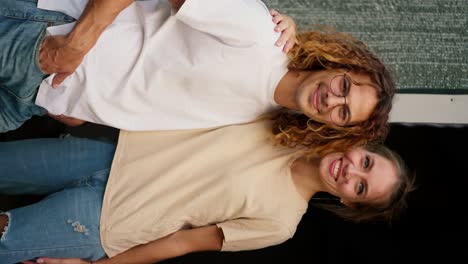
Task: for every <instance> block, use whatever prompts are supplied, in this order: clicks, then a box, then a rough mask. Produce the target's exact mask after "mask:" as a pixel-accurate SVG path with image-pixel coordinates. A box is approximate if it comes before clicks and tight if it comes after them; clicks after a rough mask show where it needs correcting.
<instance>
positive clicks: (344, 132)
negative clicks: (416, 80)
mask: <svg viewBox="0 0 468 264" xmlns="http://www.w3.org/2000/svg"><path fill="white" fill-rule="evenodd" d="M288 55H289V57H290V63H289V65H288V68H289V70H297V71H304V70H307V71H318V70H332V71H343V69H345V70H352V71H354V72H357V73H363V74H366V75H368V76H369V77H370V79H371V82H372V83H373V85H371V86H372V87H374V88H375V89H376V92H377V100H378V102H377V105H376V107H375V109H374V111H373V112H372V113H371V115H370V117H369V119H368V120H366V121H363V122H360V123H356V124H352V125H348V126H345V127H339V126H336V125H333V124H323V123H319V122H316V121H314V120H312V119H310V118H308V117H307V116H306V115H304V114H302V113H298V112H295V111H290V110H287V109H285V108H283V109H280V110H278V111H276V112H273V113H270V114H269V118H271V119H272V120H273V121H274V122H273V134H274V141H275V142H276V143H278V144H280V145H283V146H287V147H297V146H303V147H306V149H307V152H308V155H314V156H315V155H325V154H327V153H331V152H336V151H345V150H346V149H348V148H349V147H351V146H355V145H364V144H368V143H369V142H374V143H378V142H382V141H383V140H384V139H385V137H386V136H387V133H388V124H387V123H388V117H389V113H390V110H391V108H392V100H393V96H394V94H395V83H394V81H393V78H392V76H391V74H390V72H389V70H388V69H387V67H386V66H385V65H384V64H383V62H382V61H381V60H380V59H379V58H377V56H376V55H375V54H373V53H372V52H371V51H370V50H369V48H368V47H367V45H366V44H364V43H363V42H362V41H360V40H357V39H355V38H353V37H352V36H350V35H348V34H344V33H340V32H337V31H335V30H333V29H331V28H324V27H321V29H320V30H316V31H310V32H306V33H301V34H298V37H297V43H296V45H295V46H294V47H293V48H292V49H291V51H290V52H289V53H288Z"/></svg>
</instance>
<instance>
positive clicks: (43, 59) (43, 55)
mask: <svg viewBox="0 0 468 264" xmlns="http://www.w3.org/2000/svg"><path fill="white" fill-rule="evenodd" d="M49 41H50V39H49V37H46V38H45V39H44V41H43V42H42V44H41V47H40V48H39V68H40V70H41V71H42V72H43V73H46V74H51V73H53V70H52V69H51V68H50V65H49V64H48V63H47V61H48V60H49V57H50V54H49V52H48V49H47V47H48V45H49Z"/></svg>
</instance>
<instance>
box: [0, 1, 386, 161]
mask: <svg viewBox="0 0 468 264" xmlns="http://www.w3.org/2000/svg"><path fill="white" fill-rule="evenodd" d="M2 5H4V6H5V7H6V8H2V9H0V32H1V34H2V41H1V42H0V46H2V47H3V49H2V53H1V54H0V58H1V60H0V62H1V65H0V69H1V70H0V84H1V89H0V102H1V103H2V104H3V105H4V107H2V109H1V110H0V131H8V130H12V129H15V128H17V127H18V126H20V125H21V124H22V123H24V122H25V121H26V120H28V119H29V118H30V117H31V116H33V115H44V114H49V115H50V116H52V117H53V118H55V119H58V120H60V121H62V122H64V123H66V124H69V125H79V124H82V123H83V122H86V121H89V122H93V123H97V124H103V125H107V126H111V127H115V128H119V129H125V130H131V131H148V130H173V129H196V128H208V127H218V126H223V125H229V124H240V123H245V122H251V121H253V120H255V119H257V118H258V117H260V116H262V115H263V114H265V113H272V112H275V111H276V115H275V116H274V117H273V118H274V119H275V120H276V123H275V124H276V125H275V128H274V131H273V133H275V134H276V136H277V140H278V142H279V143H281V144H283V145H285V146H295V145H304V146H311V148H310V149H311V150H313V151H314V152H317V153H319V152H322V151H325V150H328V151H335V150H339V148H342V149H344V148H346V147H348V146H349V144H348V145H346V144H344V143H345V142H350V144H351V143H355V142H358V143H366V142H369V141H372V140H378V139H381V138H383V137H384V136H385V134H386V131H387V128H386V123H387V120H388V114H389V111H390V109H391V102H392V98H393V94H394V90H395V85H394V83H393V80H392V77H391V75H390V73H389V71H388V69H387V67H386V66H385V65H384V64H383V63H382V62H381V60H380V59H379V58H377V57H376V56H375V55H374V54H373V53H372V52H371V51H370V50H369V48H368V47H367V46H366V45H365V44H364V43H363V42H361V41H359V40H357V39H354V38H353V37H351V36H349V35H347V34H343V33H339V32H335V31H328V30H325V31H323V30H322V31H312V32H307V33H303V34H299V35H298V38H297V42H296V41H294V40H291V38H293V39H294V38H295V37H294V36H295V24H294V22H293V21H292V19H290V18H289V17H287V16H284V15H281V14H279V13H277V12H275V11H269V10H268V8H267V7H266V6H265V5H264V3H263V2H261V1H260V0H255V1H251V0H244V1H238V0H222V1H218V0H203V1H201V0H187V1H184V0H169V1H164V0H148V1H136V2H134V1H129V0H101V1H98V0H89V1H88V0H71V1H54V0H38V1H37V2H36V1H34V0H33V1H24V0H19V1H13V0H7V1H4V2H3V3H2ZM272 15H273V18H272ZM272 20H273V21H272ZM275 23H276V26H275ZM274 26H275V27H276V31H283V32H288V33H287V34H286V33H285V34H286V37H284V36H283V37H281V38H280V35H279V34H280V33H279V32H275V31H274V30H272V27H274ZM291 35H292V36H293V37H291ZM288 36H289V37H288ZM278 38H280V40H278ZM275 43H276V45H275ZM292 44H295V45H294V46H293V45H292ZM285 52H287V54H286V53H285ZM330 139H333V141H330Z"/></svg>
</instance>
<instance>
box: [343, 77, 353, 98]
mask: <svg viewBox="0 0 468 264" xmlns="http://www.w3.org/2000/svg"><path fill="white" fill-rule="evenodd" d="M343 77H344V78H343V84H342V86H341V95H342V96H348V94H349V90H351V79H349V77H348V76H347V75H346V74H345V75H343Z"/></svg>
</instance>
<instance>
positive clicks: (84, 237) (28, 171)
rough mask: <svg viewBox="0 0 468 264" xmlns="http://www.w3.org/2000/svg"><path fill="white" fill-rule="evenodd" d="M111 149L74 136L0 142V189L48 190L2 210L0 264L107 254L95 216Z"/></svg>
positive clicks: (37, 191)
mask: <svg viewBox="0 0 468 264" xmlns="http://www.w3.org/2000/svg"><path fill="white" fill-rule="evenodd" d="M114 151H115V145H114V144H111V143H106V142H102V141H96V140H91V139H84V138H73V137H67V138H64V139H60V138H50V139H28V140H22V141H16V142H0V171H1V172H2V173H0V184H1V185H0V193H2V194H4V193H8V194H38V193H40V194H48V196H46V197H45V198H44V199H43V200H41V201H40V202H37V203H35V204H32V205H28V206H25V207H21V208H16V209H13V210H11V211H9V212H6V214H7V215H8V216H9V223H8V226H7V228H6V230H5V231H4V232H3V235H2V238H1V239H0V263H2V264H9V263H17V262H20V261H24V260H28V259H35V258H37V257H44V256H46V257H79V258H85V259H89V260H97V259H99V258H102V257H105V252H104V250H103V248H102V246H101V243H100V236H99V220H100V214H101V206H102V199H103V194H104V190H105V185H106V182H107V177H108V175H109V168H110V166H111V164H112V159H113V155H114Z"/></svg>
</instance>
